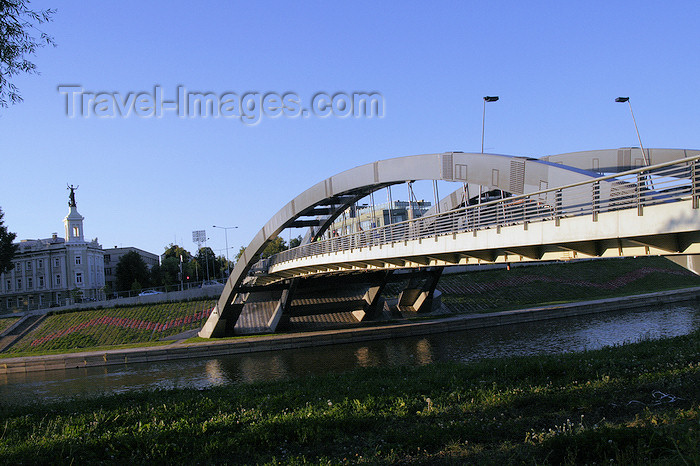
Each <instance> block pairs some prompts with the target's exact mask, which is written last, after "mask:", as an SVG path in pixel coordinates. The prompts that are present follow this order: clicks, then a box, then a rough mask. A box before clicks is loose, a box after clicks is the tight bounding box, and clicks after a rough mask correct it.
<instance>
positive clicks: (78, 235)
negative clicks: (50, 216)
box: [63, 185, 85, 243]
mask: <svg viewBox="0 0 700 466" xmlns="http://www.w3.org/2000/svg"><path fill="white" fill-rule="evenodd" d="M68 189H70V195H69V198H68V207H69V208H70V211H69V212H68V215H66V218H64V219H63V224H64V225H65V227H66V236H65V238H66V242H67V243H76V242H77V243H82V242H84V241H85V240H84V238H83V220H85V218H84V217H83V216H82V215H80V214H79V213H78V207H77V205H76V203H75V190H76V189H78V187H77V186H75V187H73V185H70V186H68Z"/></svg>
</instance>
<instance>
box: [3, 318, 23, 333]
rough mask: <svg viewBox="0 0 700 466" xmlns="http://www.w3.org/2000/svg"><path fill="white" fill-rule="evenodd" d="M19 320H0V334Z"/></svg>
mask: <svg viewBox="0 0 700 466" xmlns="http://www.w3.org/2000/svg"><path fill="white" fill-rule="evenodd" d="M18 320H19V317H4V318H0V333H2V332H4V331H5V330H7V329H8V328H10V327H11V326H12V324H14V323H15V322H17V321H18Z"/></svg>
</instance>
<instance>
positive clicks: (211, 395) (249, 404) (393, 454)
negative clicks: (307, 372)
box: [0, 332, 700, 464]
mask: <svg viewBox="0 0 700 466" xmlns="http://www.w3.org/2000/svg"><path fill="white" fill-rule="evenodd" d="M699 355H700V332H695V333H693V334H691V335H688V336H683V337H678V338H673V339H668V340H660V341H643V342H639V343H635V344H629V345H625V346H620V347H613V348H605V349H602V350H597V351H588V352H583V353H574V354H564V355H551V356H534V357H518V358H508V359H493V360H484V361H480V362H477V363H471V364H464V365H462V364H457V363H441V364H432V365H429V366H423V367H398V368H363V369H358V370H355V371H352V372H348V373H345V374H341V375H331V374H329V375H325V376H313V377H306V378H303V379H290V380H285V381H279V382H267V383H255V384H234V385H231V386H228V387H219V388H212V389H209V390H203V391H198V390H183V389H179V390H172V391H150V392H137V393H128V394H121V395H116V396H106V397H98V398H90V399H87V400H75V401H67V402H62V403H52V404H47V405H44V406H42V405H33V406H29V407H6V406H5V407H2V408H0V428H2V434H1V435H0V462H2V463H4V464H11V463H32V464H34V463H52V464H70V463H73V464H85V463H106V464H124V463H131V464H150V463H171V462H178V463H233V464H243V463H245V464H302V463H303V464H306V463H310V464H344V463H345V464H357V463H369V464H465V463H468V464H472V463H477V464H514V463H515V464H522V463H525V464H583V463H588V464H593V463H597V464H602V463H606V464H610V463H615V464H654V463H658V464H697V463H698V462H699V461H700V450H699V449H698V444H699V442H700V356H699Z"/></svg>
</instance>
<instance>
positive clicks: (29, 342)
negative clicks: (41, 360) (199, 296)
mask: <svg viewBox="0 0 700 466" xmlns="http://www.w3.org/2000/svg"><path fill="white" fill-rule="evenodd" d="M215 304H216V301H215V300H204V301H188V302H179V303H161V304H144V305H140V306H128V307H119V308H112V309H97V310H89V311H74V312H61V313H59V314H56V315H49V316H48V317H47V318H46V319H45V320H44V321H43V322H42V323H41V324H40V325H39V326H38V327H37V328H35V329H33V330H32V331H31V332H29V333H28V334H27V335H25V336H24V337H23V338H22V339H21V340H20V341H19V342H17V343H16V344H15V345H13V346H12V347H10V348H9V349H8V350H7V351H6V352H4V353H3V356H4V357H14V356H20V355H24V356H33V355H40V354H56V353H64V352H75V351H85V350H97V349H99V348H108V347H115V348H116V347H118V346H119V347H123V346H122V345H125V344H130V345H137V346H149V345H152V344H157V342H158V340H160V339H162V338H165V337H168V336H173V335H177V334H179V333H182V332H184V331H187V330H192V329H197V328H200V327H201V326H202V325H203V324H204V322H205V321H206V319H207V317H208V312H207V311H208V310H210V309H211V308H212V307H213V306H214V305H215Z"/></svg>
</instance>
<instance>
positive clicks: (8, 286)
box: [7, 280, 12, 291]
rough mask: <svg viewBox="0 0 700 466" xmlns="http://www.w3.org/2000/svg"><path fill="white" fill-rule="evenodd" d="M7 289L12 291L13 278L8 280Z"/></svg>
mask: <svg viewBox="0 0 700 466" xmlns="http://www.w3.org/2000/svg"><path fill="white" fill-rule="evenodd" d="M7 291H12V280H7Z"/></svg>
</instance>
